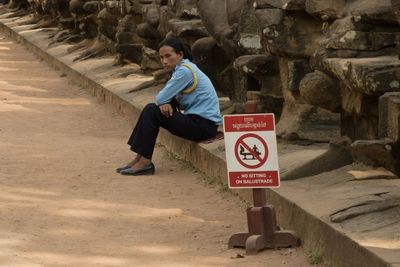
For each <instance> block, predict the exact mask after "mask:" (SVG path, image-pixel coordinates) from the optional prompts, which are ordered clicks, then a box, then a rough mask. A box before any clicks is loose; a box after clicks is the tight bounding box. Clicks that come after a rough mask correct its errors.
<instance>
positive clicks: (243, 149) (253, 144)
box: [224, 113, 280, 188]
mask: <svg viewBox="0 0 400 267" xmlns="http://www.w3.org/2000/svg"><path fill="white" fill-rule="evenodd" d="M224 139H225V152H226V164H227V169H228V179H229V187H230V188H266V187H279V185H280V178H279V166H278V149H277V148H278V147H277V142H276V133H275V117H274V114H270V113H268V114H245V115H225V116H224Z"/></svg>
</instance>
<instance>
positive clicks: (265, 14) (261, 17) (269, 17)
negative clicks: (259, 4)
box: [255, 8, 283, 29]
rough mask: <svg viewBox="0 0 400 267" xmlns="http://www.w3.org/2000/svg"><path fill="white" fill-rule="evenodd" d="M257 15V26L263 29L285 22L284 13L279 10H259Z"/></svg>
mask: <svg viewBox="0 0 400 267" xmlns="http://www.w3.org/2000/svg"><path fill="white" fill-rule="evenodd" d="M255 15H256V18H257V24H258V26H259V27H260V28H261V29H265V28H266V27H268V26H271V25H278V24H280V23H281V22H282V20H283V11H282V10H281V9H278V8H268V9H257V10H256V11H255Z"/></svg>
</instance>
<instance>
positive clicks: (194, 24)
mask: <svg viewBox="0 0 400 267" xmlns="http://www.w3.org/2000/svg"><path fill="white" fill-rule="evenodd" d="M168 23H169V25H170V29H171V31H172V32H173V33H174V34H175V35H176V36H178V37H188V36H193V37H196V38H200V37H205V36H208V33H207V30H206V29H205V27H204V26H203V23H202V21H201V20H179V19H171V20H169V21H168Z"/></svg>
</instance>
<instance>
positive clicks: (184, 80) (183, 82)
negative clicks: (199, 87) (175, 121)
mask: <svg viewBox="0 0 400 267" xmlns="http://www.w3.org/2000/svg"><path fill="white" fill-rule="evenodd" d="M191 83H193V75H192V72H191V71H190V70H189V69H188V68H186V67H180V68H178V69H177V70H176V71H175V72H174V73H173V75H172V77H171V79H170V80H169V81H168V82H167V84H166V85H165V86H164V88H163V89H162V90H161V91H160V92H159V93H158V94H157V96H156V104H157V105H159V106H161V105H163V104H166V103H169V102H171V100H172V98H173V97H174V96H176V95H177V94H178V93H179V92H181V91H182V90H183V89H185V88H187V87H188V86H189V85H190V84H191Z"/></svg>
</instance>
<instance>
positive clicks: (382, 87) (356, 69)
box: [322, 56, 400, 96]
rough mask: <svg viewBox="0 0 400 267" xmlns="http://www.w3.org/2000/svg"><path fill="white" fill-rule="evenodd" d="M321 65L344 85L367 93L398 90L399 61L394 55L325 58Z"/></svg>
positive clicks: (399, 78)
mask: <svg viewBox="0 0 400 267" xmlns="http://www.w3.org/2000/svg"><path fill="white" fill-rule="evenodd" d="M322 63H323V67H324V68H325V70H327V71H328V72H329V73H331V74H332V75H334V76H335V77H336V78H338V79H339V80H340V81H342V82H343V83H344V84H345V85H346V86H348V87H350V88H352V89H353V90H355V91H359V92H361V93H363V94H367V95H375V96H379V95H382V94H384V93H386V92H393V91H400V61H399V60H398V58H397V57H396V56H381V57H374V58H351V59H349V58H346V59H344V58H343V59H342V58H327V59H324V60H323V62H322Z"/></svg>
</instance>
